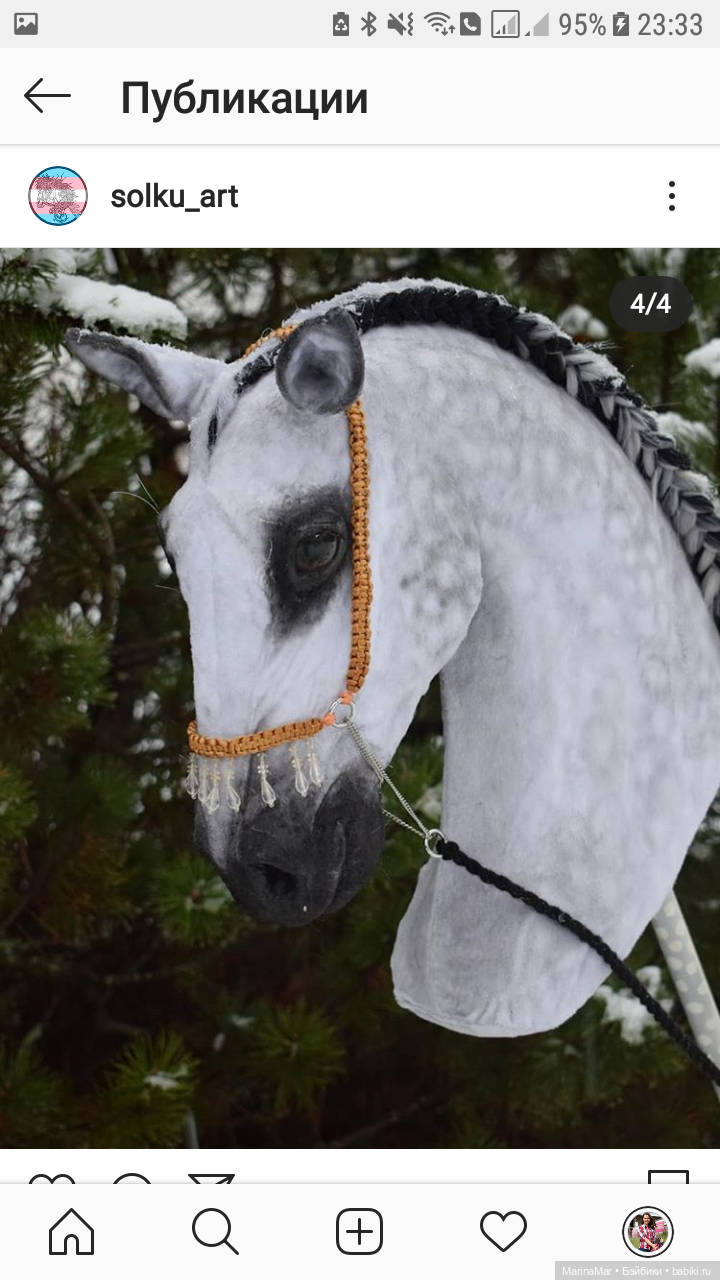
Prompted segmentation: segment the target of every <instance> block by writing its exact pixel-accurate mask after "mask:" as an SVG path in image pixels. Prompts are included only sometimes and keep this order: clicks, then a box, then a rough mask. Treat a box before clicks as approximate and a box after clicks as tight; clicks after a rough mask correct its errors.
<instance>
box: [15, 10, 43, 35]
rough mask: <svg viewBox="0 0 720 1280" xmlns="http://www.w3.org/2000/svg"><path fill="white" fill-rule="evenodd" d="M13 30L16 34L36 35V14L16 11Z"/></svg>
mask: <svg viewBox="0 0 720 1280" xmlns="http://www.w3.org/2000/svg"><path fill="white" fill-rule="evenodd" d="M14 17H15V22H14V25H13V31H14V32H15V35H16V36H36V35H37V33H38V16H37V14H36V13H16V14H15V15H14Z"/></svg>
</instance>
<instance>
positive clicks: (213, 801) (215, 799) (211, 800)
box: [205, 761, 220, 813]
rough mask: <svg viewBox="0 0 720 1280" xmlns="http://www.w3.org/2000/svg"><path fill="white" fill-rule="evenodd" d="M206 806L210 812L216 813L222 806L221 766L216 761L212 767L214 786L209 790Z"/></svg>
mask: <svg viewBox="0 0 720 1280" xmlns="http://www.w3.org/2000/svg"><path fill="white" fill-rule="evenodd" d="M205 808H206V809H207V811H208V813H214V812H215V810H216V809H219V808H220V766H219V764H218V763H217V761H216V762H215V764H214V765H213V769H212V786H211V788H210V790H209V792H208V797H207V800H206V801H205Z"/></svg>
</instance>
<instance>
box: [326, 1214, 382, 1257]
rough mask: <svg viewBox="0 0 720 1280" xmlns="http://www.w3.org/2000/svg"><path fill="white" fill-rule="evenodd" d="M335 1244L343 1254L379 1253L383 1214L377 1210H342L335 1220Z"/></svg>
mask: <svg viewBox="0 0 720 1280" xmlns="http://www.w3.org/2000/svg"><path fill="white" fill-rule="evenodd" d="M335 1243H336V1245H337V1247H338V1249H339V1250H340V1252H341V1253H379V1252H380V1250H381V1249H382V1243H383V1220H382V1214H381V1213H378V1211H377V1209H341V1210H340V1213H339V1214H338V1216H337V1218H336V1220H335Z"/></svg>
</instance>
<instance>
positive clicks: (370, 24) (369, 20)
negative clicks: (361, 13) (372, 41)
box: [361, 9, 377, 36]
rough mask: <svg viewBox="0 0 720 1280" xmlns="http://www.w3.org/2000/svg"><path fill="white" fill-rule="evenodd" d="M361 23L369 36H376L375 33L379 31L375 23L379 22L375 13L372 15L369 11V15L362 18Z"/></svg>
mask: <svg viewBox="0 0 720 1280" xmlns="http://www.w3.org/2000/svg"><path fill="white" fill-rule="evenodd" d="M361 21H362V30H363V31H366V32H367V34H368V36H374V35H375V32H376V31H377V27H376V26H375V23H376V21H377V17H376V15H375V14H374V13H371V12H370V10H369V9H368V11H367V13H366V14H365V17H364V18H362V19H361Z"/></svg>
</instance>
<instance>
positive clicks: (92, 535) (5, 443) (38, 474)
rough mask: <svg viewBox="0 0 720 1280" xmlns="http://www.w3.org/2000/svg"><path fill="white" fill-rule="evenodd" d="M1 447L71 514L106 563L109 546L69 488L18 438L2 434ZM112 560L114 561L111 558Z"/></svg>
mask: <svg viewBox="0 0 720 1280" xmlns="http://www.w3.org/2000/svg"><path fill="white" fill-rule="evenodd" d="M0 449H2V451H3V453H4V454H5V455H6V456H7V457H8V458H10V459H12V461H13V462H15V463H16V464H17V466H19V467H21V468H22V470H23V471H25V472H26V473H27V475H29V477H30V479H31V480H32V481H33V484H34V485H35V486H36V487H37V488H38V489H39V490H40V492H41V493H45V494H47V496H48V497H50V498H52V499H53V501H55V502H57V504H58V506H59V507H60V508H61V509H62V511H64V512H65V514H66V515H67V516H69V518H70V519H71V520H72V521H73V522H74V523H75V524H76V525H78V527H79V528H80V529H82V531H83V533H84V534H85V536H86V538H87V539H88V542H90V544H91V545H92V546H93V547H94V548H95V550H96V551H97V553H98V555H99V556H100V558H101V560H102V562H103V564H105V563H106V562H107V561H108V559H109V551H108V547H107V546H106V544H105V543H104V542H103V540H102V538H101V537H100V536H99V534H98V532H97V530H96V529H95V528H94V526H93V525H92V524H91V523H90V521H89V520H88V519H87V517H86V516H84V515H83V513H82V511H81V510H80V508H79V507H78V506H77V505H76V503H75V502H74V501H73V499H72V498H71V497H70V494H69V493H68V492H67V490H66V489H61V488H59V487H58V486H57V485H54V484H53V482H52V480H51V479H50V477H49V476H48V475H47V474H46V473H45V472H44V471H43V470H42V468H41V467H39V466H38V464H37V462H36V461H35V459H34V458H32V457H31V455H30V454H29V453H28V452H27V451H26V450H25V449H24V448H23V446H22V445H21V444H20V443H19V441H18V440H12V439H10V438H9V437H8V436H5V435H0ZM110 562H111V563H112V561H111V560H110Z"/></svg>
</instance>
